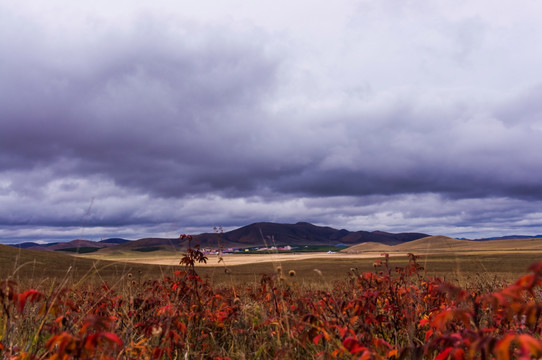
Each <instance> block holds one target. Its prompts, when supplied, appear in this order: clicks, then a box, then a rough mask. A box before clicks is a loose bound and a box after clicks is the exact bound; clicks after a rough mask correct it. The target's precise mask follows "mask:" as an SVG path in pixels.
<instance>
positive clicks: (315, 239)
mask: <svg viewBox="0 0 542 360" xmlns="http://www.w3.org/2000/svg"><path fill="white" fill-rule="evenodd" d="M427 236H430V235H428V234H423V233H389V232H384V231H362V230H360V231H348V230H345V229H340V230H339V229H334V228H332V227H328V226H318V225H313V224H310V223H307V222H298V223H296V224H279V223H272V222H259V223H254V224H250V225H247V226H243V227H241V228H238V229H235V230H231V231H227V232H224V233H203V234H198V235H193V243H192V244H191V245H192V246H193V245H195V244H200V245H201V246H202V247H210V248H218V247H223V248H229V247H239V248H247V247H269V246H284V245H290V246H299V245H329V246H333V245H338V244H343V245H348V246H351V245H357V244H361V243H378V244H383V245H389V246H394V245H400V244H403V243H406V242H409V241H413V240H417V239H421V238H424V237H427ZM532 237H533V236H530V237H529V236H519V235H511V236H508V237H506V236H503V237H499V238H486V239H477V240H478V241H481V240H494V239H515V238H532ZM535 237H542V236H540V235H539V236H535ZM12 246H15V247H19V248H24V249H31V250H49V251H66V252H78V253H83V252H95V251H100V252H109V251H141V252H152V251H156V250H172V251H174V250H184V249H186V248H187V247H188V246H189V244H188V240H186V239H183V240H182V239H180V238H143V239H139V240H127V239H121V238H110V239H105V240H101V241H91V240H81V239H77V240H72V241H68V242H57V243H50V244H38V243H35V242H26V243H21V244H14V245H12Z"/></svg>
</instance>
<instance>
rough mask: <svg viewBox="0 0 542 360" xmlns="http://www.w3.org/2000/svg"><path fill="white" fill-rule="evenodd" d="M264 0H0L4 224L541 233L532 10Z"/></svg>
mask: <svg viewBox="0 0 542 360" xmlns="http://www.w3.org/2000/svg"><path fill="white" fill-rule="evenodd" d="M210 3H211V2H210ZM273 4H274V5H276V6H277V7H276V8H275V7H274V6H271V3H262V7H259V8H255V7H252V5H249V4H241V3H240V4H239V7H238V8H236V9H233V8H227V7H224V5H223V4H220V3H212V5H213V6H212V7H209V6H208V5H209V4H206V5H207V7H205V6H204V5H201V7H198V6H196V5H191V6H192V7H189V6H188V5H187V4H184V5H186V6H184V7H183V6H182V4H179V3H173V2H168V1H160V2H158V3H153V4H151V3H150V2H142V3H141V4H140V5H139V6H137V7H131V6H128V5H127V4H125V3H123V2H119V3H117V4H116V5H115V6H113V5H110V4H107V3H106V2H101V1H98V2H97V3H93V5H92V6H91V5H90V3H88V4H87V3H84V2H83V3H81V6H80V7H78V6H75V5H69V6H62V4H61V2H59V1H52V2H50V3H48V4H46V5H45V4H41V3H39V2H37V1H36V2H29V3H28V4H25V6H21V7H15V6H14V5H11V6H9V5H6V4H3V5H0V54H2V56H1V57H0V122H1V128H2V131H0V205H1V206H0V239H1V240H0V241H4V242H9V241H20V240H22V239H25V240H26V239H35V238H36V237H39V238H40V239H45V240H47V239H58V238H61V239H64V238H66V239H67V238H73V237H79V236H87V237H98V236H106V237H109V236H117V235H119V236H120V235H122V236H132V237H134V238H135V237H143V236H148V235H159V234H162V235H164V234H170V235H168V236H175V234H176V233H177V232H185V231H186V232H191V231H194V232H198V231H210V230H211V228H212V226H213V225H223V226H225V227H226V228H227V227H235V226H240V225H244V224H248V223H250V222H253V221H264V220H265V221H281V222H297V221H312V222H315V223H319V224H325V225H330V226H335V227H347V228H349V229H351V230H360V229H363V230H375V229H380V230H388V231H424V232H428V233H433V234H437V233H439V234H440V233H442V234H446V235H458V236H472V237H476V236H478V235H480V236H483V235H500V234H505V233H510V232H515V233H517V232H520V233H529V234H535V233H542V214H541V213H540V212H539V210H537V209H539V208H540V205H541V203H542V185H541V182H540V181H539V180H540V179H541V178H542V157H541V156H540V154H539V149H538V148H539V145H538V143H539V139H540V138H541V137H542V125H541V124H542V108H541V105H540V101H539V99H540V95H541V92H542V90H541V89H542V76H541V75H542V70H540V68H539V66H538V64H539V63H540V60H542V59H541V57H542V48H540V46H538V45H537V44H540V43H542V41H540V40H542V39H540V37H541V36H542V35H540V34H542V31H540V30H542V29H540V25H539V24H538V23H539V22H538V20H537V19H536V16H533V14H534V13H535V11H534V10H535V9H533V7H537V6H539V5H536V4H533V3H531V2H527V1H525V3H524V4H523V5H524V6H523V7H522V6H519V5H515V7H514V8H510V9H497V10H499V11H497V10H495V8H498V7H499V6H501V7H504V6H505V5H498V6H495V4H493V5H491V4H489V3H487V2H484V1H475V2H469V3H462V4H457V3H456V2H441V3H439V4H435V3H430V2H426V3H424V2H421V3H416V4H414V3H408V4H407V3H405V4H403V5H400V6H398V4H397V3H396V2H391V1H382V2H378V3H374V2H367V1H360V2H357V3H353V2H346V1H345V2H339V3H338V4H337V5H336V6H334V7H333V8H332V9H331V8H328V7H327V6H324V5H322V6H305V5H307V4H305V5H303V3H300V4H296V5H293V6H292V8H291V11H290V12H288V13H287V14H286V13H284V12H283V11H280V6H281V4H280V2H279V3H276V2H273ZM283 5H284V6H286V5H285V4H283ZM490 5H491V6H490ZM504 10H506V11H507V12H506V14H507V16H503V15H502V11H504ZM538 10H540V9H538ZM83 229H84V230H83ZM171 233H172V234H171ZM36 240H39V239H36Z"/></svg>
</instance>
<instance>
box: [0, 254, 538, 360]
mask: <svg viewBox="0 0 542 360" xmlns="http://www.w3.org/2000/svg"><path fill="white" fill-rule="evenodd" d="M409 259H410V260H409V263H408V265H407V266H405V267H394V268H392V267H391V266H390V264H389V262H388V256H387V255H384V258H383V259H382V260H380V261H377V263H375V271H374V272H370V273H357V272H356V270H355V269H352V272H351V274H350V275H349V276H348V277H346V278H345V280H344V281H343V282H341V283H337V284H336V285H335V286H334V287H333V288H332V289H331V290H326V291H324V290H310V289H303V288H300V287H299V286H296V285H295V283H292V284H290V283H288V281H289V279H288V278H285V277H283V276H281V274H280V273H277V274H268V275H262V278H261V281H260V283H259V284H254V285H253V286H246V287H245V288H234V287H229V288H218V287H213V286H211V284H209V283H208V282H206V281H204V280H203V279H201V278H200V277H199V276H198V274H197V272H196V271H195V265H196V264H197V263H198V262H205V261H206V260H207V259H206V258H205V256H204V255H203V254H202V253H201V252H200V251H199V248H198V247H194V248H191V249H189V250H188V252H187V254H186V256H185V257H184V258H183V259H182V260H181V264H182V265H183V267H182V269H180V270H177V271H175V272H174V273H173V274H172V276H170V277H166V278H164V279H162V280H155V281H146V282H138V281H134V280H132V279H131V277H130V276H128V278H127V279H126V280H125V281H126V283H125V284H124V285H123V286H109V285H108V284H103V285H102V286H101V287H97V288H91V289H81V288H74V289H67V288H62V287H61V288H60V289H57V290H54V291H50V292H49V293H44V292H40V291H37V290H34V289H30V290H26V291H22V290H19V289H18V288H17V284H15V283H13V282H10V281H5V282H3V283H1V284H0V353H2V355H3V357H4V358H6V359H179V358H182V359H185V358H190V359H192V358H194V359H227V358H231V359H246V358H251V359H257V358H259V359H272V358H277V359H283V358H292V359H307V358H321V359H334V358H337V359H349V358H353V359H432V358H436V359H464V358H468V359H511V358H520V359H531V358H539V357H541V356H542V342H541V341H540V332H541V330H542V329H541V326H542V323H541V319H540V317H541V313H542V303H541V302H540V299H539V294H538V291H539V290H538V289H539V287H540V284H541V279H542V262H540V263H538V264H535V265H533V266H532V267H531V268H530V271H531V272H530V274H528V275H525V276H523V277H521V278H520V279H518V280H517V281H516V282H515V283H514V284H512V285H509V286H507V287H505V288H502V289H497V290H493V291H486V290H485V289H482V288H476V287H471V288H467V289H463V288H460V287H458V286H456V285H453V284H449V283H445V282H443V281H442V280H440V279H439V278H429V277H426V276H425V274H424V269H423V268H422V267H421V266H420V265H419V264H418V263H417V261H416V260H417V258H416V257H415V256H414V255H412V254H410V255H409Z"/></svg>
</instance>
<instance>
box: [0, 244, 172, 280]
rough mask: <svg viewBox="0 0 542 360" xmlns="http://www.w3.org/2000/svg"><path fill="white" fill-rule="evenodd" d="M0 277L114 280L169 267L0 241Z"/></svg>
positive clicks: (152, 275) (150, 274)
mask: <svg viewBox="0 0 542 360" xmlns="http://www.w3.org/2000/svg"><path fill="white" fill-rule="evenodd" d="M0 264H1V266H0V279H2V280H5V279H11V280H14V281H16V282H17V283H19V284H22V285H27V286H37V285H39V284H46V283H51V282H55V283H58V282H59V281H62V280H63V279H67V280H68V282H69V283H77V282H79V281H80V280H83V281H85V282H100V281H102V280H104V281H108V282H111V281H112V282H116V281H119V279H122V278H123V277H124V276H126V275H127V274H129V273H131V274H133V276H137V277H139V278H156V277H158V276H161V275H163V274H164V273H170V272H171V271H172V268H171V267H167V266H157V265H145V264H127V263H122V262H114V261H106V260H93V259H85V258H81V257H76V256H72V255H69V254H64V253H58V252H50V251H35V250H24V249H17V248H14V247H11V246H6V245H0Z"/></svg>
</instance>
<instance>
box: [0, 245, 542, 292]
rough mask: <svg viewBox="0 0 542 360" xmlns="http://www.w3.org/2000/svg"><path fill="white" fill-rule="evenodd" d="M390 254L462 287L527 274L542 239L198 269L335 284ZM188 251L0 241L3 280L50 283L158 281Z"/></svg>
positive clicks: (211, 263)
mask: <svg viewBox="0 0 542 360" xmlns="http://www.w3.org/2000/svg"><path fill="white" fill-rule="evenodd" d="M382 252H386V253H389V254H390V256H391V260H390V262H391V264H392V265H393V266H402V265H404V264H406V262H407V256H406V254H407V252H412V253H414V254H416V255H419V256H420V259H419V262H420V264H421V265H422V266H424V268H425V270H426V271H427V273H428V275H430V276H440V277H443V278H445V280H447V281H452V282H456V283H458V284H460V285H465V284H467V283H469V282H473V281H477V282H480V281H483V282H510V281H513V280H514V279H516V278H517V277H518V276H520V275H522V274H524V273H526V272H527V268H528V266H529V265H530V264H532V263H535V262H537V261H539V260H541V259H542V241H541V240H540V239H536V240H533V239H525V240H523V239H522V240H498V241H486V242H469V241H464V240H456V239H451V238H447V237H442V236H441V237H430V238H425V239H420V240H416V241H413V242H410V243H408V244H401V245H396V246H386V245H382V244H371V243H365V244H360V245H357V246H353V247H351V248H349V249H347V250H346V251H345V252H343V253H337V254H327V253H305V254H299V253H298V254H296V255H294V254H278V253H267V254H258V255H250V254H232V255H224V256H223V257H222V259H223V261H219V257H218V256H216V255H212V256H209V259H208V261H207V264H205V265H203V264H201V265H200V264H198V265H197V266H196V269H197V271H198V273H199V274H200V275H201V276H202V277H203V278H206V279H209V280H210V282H211V283H213V284H216V285H220V284H231V283H235V284H236V285H239V284H251V283H252V284H254V283H257V282H259V280H260V278H261V275H262V274H270V273H271V274H272V273H276V272H277V268H280V269H281V270H282V272H283V274H288V273H289V272H290V270H293V272H294V273H295V276H293V277H291V279H290V281H292V282H295V283H298V284H302V285H307V286H313V285H314V286H331V285H332V284H333V283H334V282H335V281H340V280H344V279H346V277H347V276H348V274H349V273H351V272H368V271H369V272H370V271H375V270H376V269H375V267H374V266H373V264H374V263H375V261H376V260H377V259H380V258H381V253H382ZM182 255H183V253H182V252H178V253H172V252H153V253H144V254H139V253H138V254H132V253H130V252H125V253H117V254H112V255H109V256H104V255H92V254H89V255H77V256H74V255H67V254H63V253H56V252H47V251H31V250H21V249H16V248H13V247H9V246H2V245H0V264H1V265H0V278H1V279H7V278H9V279H12V280H14V281H16V282H18V283H20V284H21V285H22V284H25V285H28V286H38V285H46V284H49V283H51V282H58V281H60V280H62V279H68V280H69V282H70V283H72V284H74V283H81V282H84V283H96V282H101V281H106V282H109V283H115V282H119V281H123V280H124V279H125V278H126V276H127V275H128V274H131V275H130V276H131V277H133V279H137V280H146V279H159V278H163V277H164V276H167V275H170V274H171V273H172V272H173V271H174V270H175V269H179V268H180V265H179V261H180V259H181V257H182Z"/></svg>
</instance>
